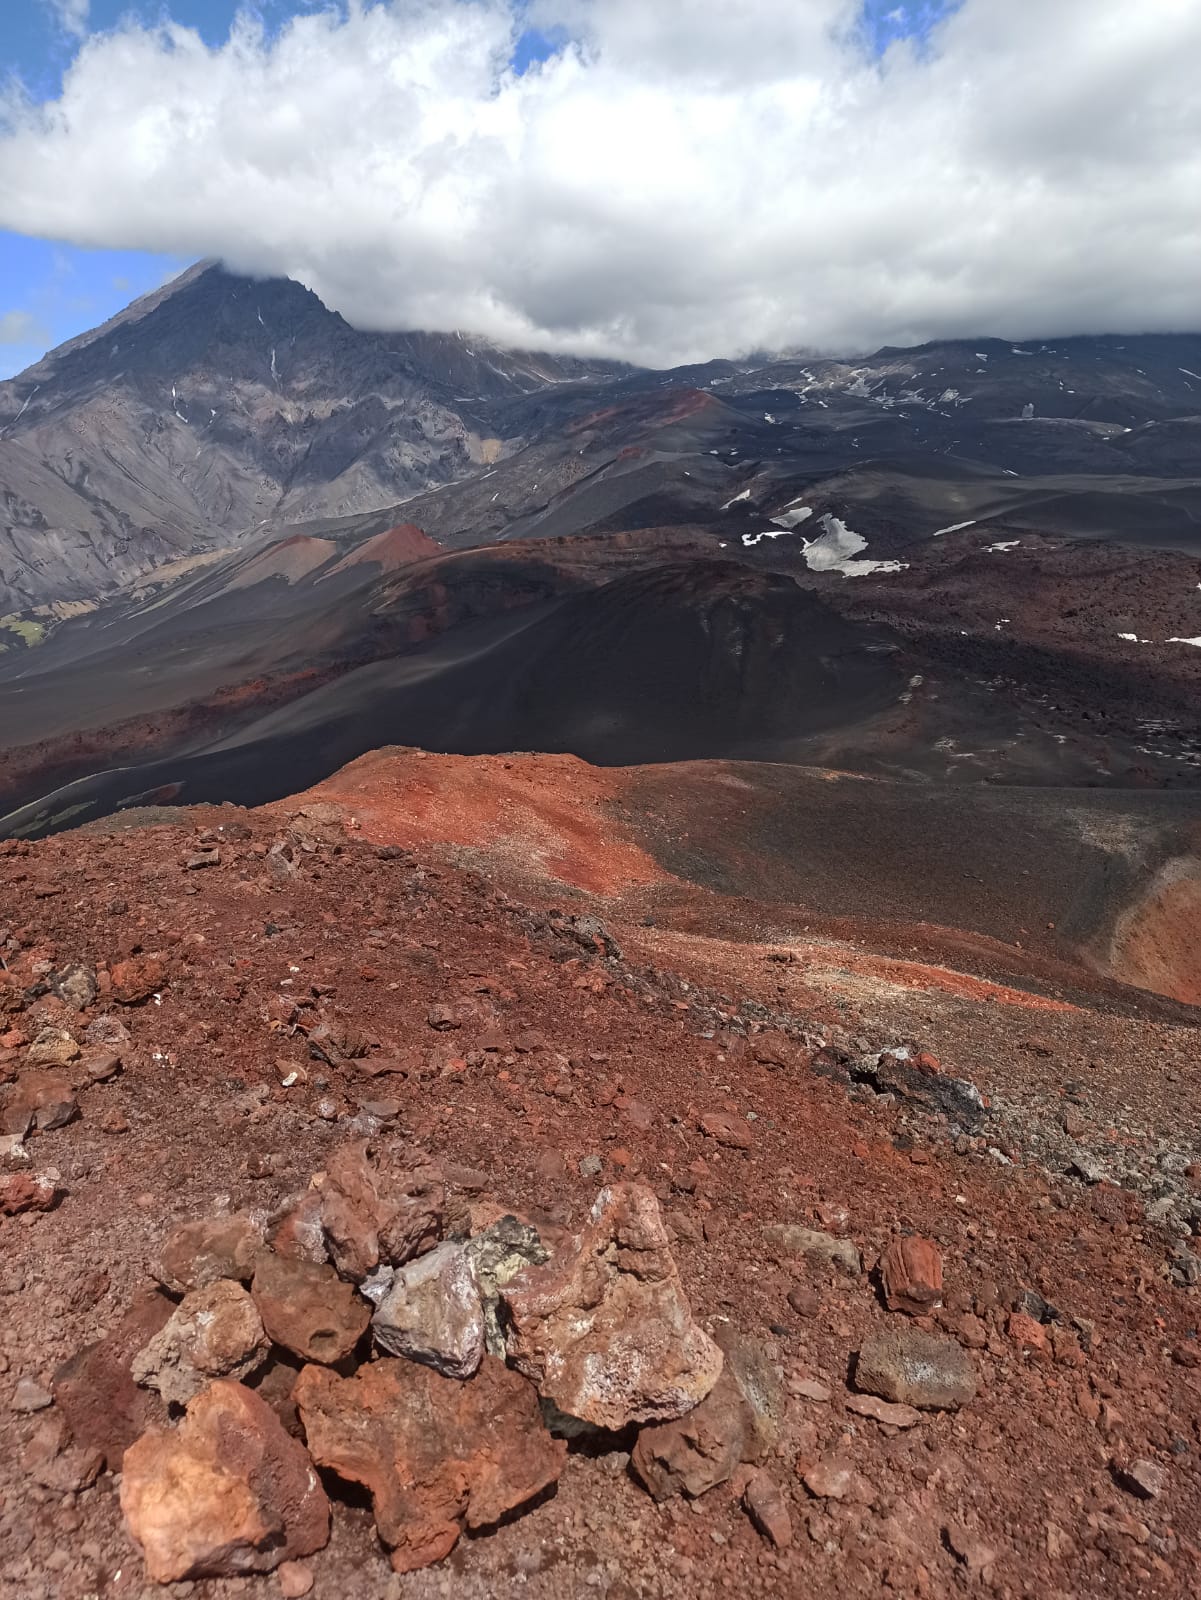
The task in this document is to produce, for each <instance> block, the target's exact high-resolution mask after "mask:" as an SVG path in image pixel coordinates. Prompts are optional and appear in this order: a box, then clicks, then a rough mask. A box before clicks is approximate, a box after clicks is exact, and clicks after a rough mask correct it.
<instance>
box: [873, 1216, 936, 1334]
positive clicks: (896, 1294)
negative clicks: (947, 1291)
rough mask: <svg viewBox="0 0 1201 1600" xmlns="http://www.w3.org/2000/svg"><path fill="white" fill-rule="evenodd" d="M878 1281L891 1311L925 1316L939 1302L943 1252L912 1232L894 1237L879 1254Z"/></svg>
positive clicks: (929, 1241)
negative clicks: (880, 1254)
mask: <svg viewBox="0 0 1201 1600" xmlns="http://www.w3.org/2000/svg"><path fill="white" fill-rule="evenodd" d="M880 1283H881V1287H882V1288H883V1290H884V1299H885V1302H886V1304H887V1306H888V1309H889V1310H890V1311H904V1312H906V1313H907V1314H908V1315H909V1316H911V1317H924V1316H928V1315H929V1313H930V1312H931V1311H933V1310H934V1309H935V1308H936V1307H938V1306H940V1305H942V1255H941V1253H940V1251H939V1249H938V1246H937V1245H936V1244H934V1243H932V1241H931V1240H929V1239H923V1238H921V1237H919V1236H918V1235H916V1234H914V1235H911V1236H907V1237H905V1238H899V1239H894V1240H893V1241H892V1243H891V1244H890V1245H889V1247H888V1249H887V1250H886V1251H885V1252H884V1254H883V1256H882V1257H881V1258H880Z"/></svg>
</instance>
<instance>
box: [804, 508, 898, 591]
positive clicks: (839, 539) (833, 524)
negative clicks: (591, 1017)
mask: <svg viewBox="0 0 1201 1600" xmlns="http://www.w3.org/2000/svg"><path fill="white" fill-rule="evenodd" d="M820 524H821V526H822V527H823V528H824V529H825V530H826V531H825V532H824V533H823V534H822V535H821V537H820V538H818V539H814V540H812V541H811V542H806V545H805V565H806V566H807V567H808V568H809V570H810V572H841V573H842V575H843V577H844V578H866V577H867V576H868V574H869V573H872V572H904V571H905V570H906V568H907V567H908V566H909V563H908V562H907V561H858V560H855V559H854V557H856V556H857V555H858V554H859V551H860V550H866V549H867V540H866V539H865V538H864V537H863V535H862V534H860V533H853V532H852V531H851V529H850V528H848V527H847V525H846V523H845V522H843V521H842V520H841V518H839V517H832V516H829V515H827V516H824V517H822V518H821V519H820Z"/></svg>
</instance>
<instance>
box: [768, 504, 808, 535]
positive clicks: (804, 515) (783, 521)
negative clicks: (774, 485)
mask: <svg viewBox="0 0 1201 1600" xmlns="http://www.w3.org/2000/svg"><path fill="white" fill-rule="evenodd" d="M812 515H813V507H812V506H798V507H797V509H796V510H795V511H791V510H790V511H782V512H781V513H780V515H779V516H778V517H773V518H772V519H771V520H772V521H773V522H774V523H775V525H776V527H777V528H783V529H784V530H785V531H786V532H787V533H791V532H792V530H793V529H794V528H796V527H799V526H800V524H801V523H802V522H808V520H809V518H810V517H811V516H812Z"/></svg>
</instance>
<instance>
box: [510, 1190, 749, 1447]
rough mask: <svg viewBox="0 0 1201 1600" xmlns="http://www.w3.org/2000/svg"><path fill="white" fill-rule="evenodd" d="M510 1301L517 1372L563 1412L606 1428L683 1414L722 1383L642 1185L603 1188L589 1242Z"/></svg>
mask: <svg viewBox="0 0 1201 1600" xmlns="http://www.w3.org/2000/svg"><path fill="white" fill-rule="evenodd" d="M502 1299H503V1302H504V1306H505V1309H506V1312H507V1316H508V1323H509V1330H508V1352H509V1359H510V1361H511V1362H512V1364H513V1366H515V1367H516V1368H517V1370H518V1371H519V1372H522V1373H524V1374H525V1375H526V1377H528V1378H529V1379H530V1380H531V1382H533V1383H534V1385H535V1386H536V1387H537V1389H538V1392H539V1394H541V1395H542V1396H543V1397H544V1398H545V1399H547V1400H549V1401H551V1402H552V1403H553V1405H554V1406H555V1407H556V1408H557V1409H558V1410H559V1411H561V1412H565V1413H566V1414H567V1415H568V1416H569V1417H578V1418H580V1419H581V1420H583V1421H585V1422H590V1423H593V1424H595V1425H596V1426H598V1427H602V1428H612V1429H618V1428H624V1427H625V1426H626V1425H627V1424H629V1423H633V1422H637V1423H644V1422H661V1421H668V1420H670V1419H671V1418H673V1417H680V1416H683V1415H684V1413H685V1412H687V1411H691V1410H692V1408H693V1407H694V1406H696V1405H698V1404H699V1403H700V1402H701V1401H702V1400H703V1399H704V1398H705V1396H706V1395H707V1394H708V1393H709V1391H710V1390H711V1389H712V1388H713V1386H714V1384H715V1383H716V1382H717V1380H718V1377H719V1376H720V1374H721V1369H722V1354H721V1351H720V1350H719V1349H718V1347H717V1345H716V1344H714V1342H713V1340H712V1339H710V1337H709V1336H708V1334H707V1333H705V1331H704V1330H703V1329H702V1328H700V1327H698V1326H697V1324H696V1323H695V1322H694V1321H693V1319H692V1311H691V1309H690V1307H689V1305H688V1300H687V1298H686V1296H685V1294H684V1290H683V1287H682V1285H681V1283H680V1275H679V1272H678V1270H677V1268H676V1264H675V1261H674V1259H673V1257H672V1254H671V1248H670V1245H669V1239H668V1233H667V1228H666V1226H665V1224H664V1221H663V1216H662V1213H661V1211H660V1209H659V1202H658V1200H656V1198H655V1196H654V1194H653V1193H652V1192H651V1190H650V1189H647V1188H645V1187H643V1186H642V1185H639V1184H632V1183H624V1184H614V1185H612V1186H611V1187H610V1188H607V1189H603V1190H602V1191H601V1193H600V1195H599V1197H598V1198H597V1201H596V1204H595V1205H594V1206H593V1208H592V1212H591V1215H590V1216H589V1219H588V1222H587V1224H586V1226H585V1227H584V1229H583V1231H582V1233H581V1234H580V1235H579V1236H578V1237H577V1238H576V1239H574V1240H573V1241H572V1242H571V1243H570V1244H569V1245H568V1246H566V1247H565V1248H563V1249H561V1250H560V1251H559V1252H558V1253H557V1254H556V1255H555V1256H554V1257H553V1258H552V1259H551V1261H550V1262H548V1264H547V1265H546V1266H544V1267H529V1268H527V1269H526V1270H525V1271H524V1272H522V1273H519V1274H518V1276H517V1277H515V1278H514V1279H512V1281H511V1282H510V1283H509V1284H508V1285H507V1286H506V1288H505V1289H504V1290H503V1292H502Z"/></svg>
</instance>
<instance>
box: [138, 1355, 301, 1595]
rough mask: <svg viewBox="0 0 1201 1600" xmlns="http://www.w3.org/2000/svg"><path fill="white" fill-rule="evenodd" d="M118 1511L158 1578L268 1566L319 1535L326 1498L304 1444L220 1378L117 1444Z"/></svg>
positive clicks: (232, 1573)
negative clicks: (124, 1446)
mask: <svg viewBox="0 0 1201 1600" xmlns="http://www.w3.org/2000/svg"><path fill="white" fill-rule="evenodd" d="M121 1509H122V1511H123V1512H124V1513H125V1520H126V1522H127V1523H128V1525H129V1530H130V1532H131V1533H132V1534H133V1536H134V1538H135V1539H136V1540H137V1541H138V1543H139V1544H140V1545H141V1546H142V1550H143V1553H144V1555H145V1558H146V1570H147V1572H148V1573H149V1574H150V1576H151V1577H152V1578H154V1579H156V1580H157V1582H159V1583H172V1582H176V1581H179V1580H181V1579H185V1578H226V1577H238V1576H240V1575H242V1574H244V1573H250V1572H270V1571H272V1570H274V1568H276V1567H278V1566H279V1565H280V1563H281V1562H283V1561H294V1560H296V1559H297V1558H298V1557H299V1556H307V1555H312V1554H313V1552H314V1551H316V1550H320V1549H321V1548H322V1547H323V1546H324V1545H325V1543H326V1542H327V1540H328V1539H329V1502H328V1500H327V1499H326V1497H325V1491H324V1489H322V1487H321V1483H320V1480H319V1479H318V1477H317V1474H316V1472H314V1470H313V1464H312V1462H311V1460H310V1459H309V1456H308V1454H307V1453H306V1451H305V1449H304V1447H303V1446H302V1445H301V1444H299V1443H298V1442H297V1441H296V1440H295V1439H292V1438H290V1437H289V1435H288V1434H287V1433H285V1432H284V1429H283V1427H282V1426H281V1425H280V1422H279V1420H278V1418H277V1417H276V1415H275V1413H274V1411H272V1409H271V1407H270V1406H269V1405H267V1404H266V1402H265V1401H263V1400H260V1399H259V1397H258V1395H256V1394H254V1393H253V1392H252V1391H251V1390H249V1389H246V1388H243V1386H242V1385H241V1384H239V1383H234V1382H232V1381H231V1380H229V1379H221V1380H219V1381H218V1382H217V1383H214V1384H212V1385H211V1386H210V1387H209V1388H208V1389H206V1390H204V1392H203V1393H202V1394H199V1395H197V1397H196V1398H195V1399H194V1400H193V1401H192V1402H191V1404H190V1405H189V1406H188V1410H187V1415H186V1416H185V1417H184V1420H183V1421H182V1422H181V1423H180V1425H179V1427H178V1428H175V1429H161V1428H154V1429H152V1430H151V1431H150V1432H148V1433H145V1434H143V1435H142V1437H141V1438H140V1439H138V1440H136V1441H135V1443H133V1444H132V1445H130V1447H129V1449H128V1450H127V1451H126V1452H125V1461H124V1466H123V1470H122V1477H121Z"/></svg>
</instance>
